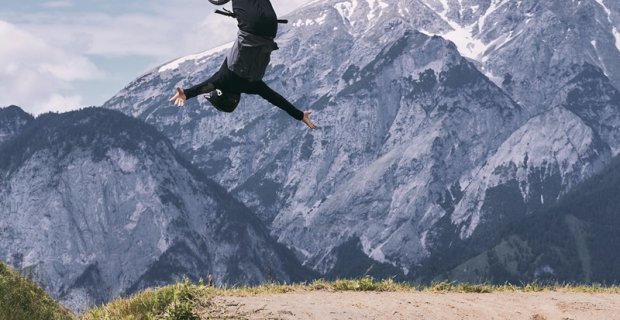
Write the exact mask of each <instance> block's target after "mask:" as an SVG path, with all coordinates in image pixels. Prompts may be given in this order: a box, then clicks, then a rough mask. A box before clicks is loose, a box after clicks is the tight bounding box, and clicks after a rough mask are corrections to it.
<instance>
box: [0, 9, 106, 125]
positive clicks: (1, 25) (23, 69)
mask: <svg viewBox="0 0 620 320" xmlns="http://www.w3.org/2000/svg"><path fill="white" fill-rule="evenodd" d="M0 39H3V43H2V46H0V63H1V65H0V92H2V95H1V96H0V105H8V104H17V105H20V106H22V107H23V108H24V109H26V110H27V111H29V112H32V113H34V114H38V113H41V112H44V111H61V110H67V109H68V108H76V107H79V106H80V103H81V98H80V96H79V95H78V94H76V93H75V92H73V89H72V82H73V81H78V80H89V79H95V78H97V77H100V76H102V72H101V71H100V70H99V69H98V68H97V67H96V66H95V65H94V64H93V63H92V62H90V61H89V60H88V59H87V58H85V57H83V56H81V55H77V54H73V53H69V52H66V51H64V50H61V49H59V48H56V47H54V46H51V45H49V44H48V43H46V42H45V41H43V40H42V39H40V38H37V37H35V36H33V35H32V34H30V33H28V32H25V31H23V30H21V29H19V28H17V27H15V26H14V25H12V24H9V23H7V22H4V21H1V20H0ZM63 103H65V104H63Z"/></svg>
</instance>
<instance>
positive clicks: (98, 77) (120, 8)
mask: <svg viewBox="0 0 620 320" xmlns="http://www.w3.org/2000/svg"><path fill="white" fill-rule="evenodd" d="M306 2H308V0H272V4H273V7H274V9H275V10H276V13H277V14H278V15H279V16H284V15H286V14H287V13H289V12H291V11H292V10H294V9H295V8H297V7H299V6H301V5H303V4H304V3H306ZM224 7H225V8H229V9H230V4H228V5H227V6H224ZM215 9H216V7H215V6H213V5H211V4H210V3H209V2H208V1H207V0H20V1H9V0H0V92H1V93H2V94H0V107H3V106H9V105H18V106H20V107H22V108H23V109H24V110H26V111H27V112H30V113H32V114H35V115H37V114H41V113H44V112H48V111H55V112H62V111H67V110H72V109H77V108H80V107H86V106H100V105H102V104H103V103H104V102H105V101H106V100H108V99H109V98H111V97H112V96H113V95H114V94H116V93H117V92H118V91H120V90H121V89H122V88H124V87H125V86H126V85H127V84H129V82H131V81H132V80H134V79H136V78H137V77H139V76H140V75H142V74H144V73H145V72H147V71H149V70H150V69H152V68H154V67H156V66H158V65H161V64H163V63H165V62H167V61H170V60H173V59H175V58H178V57H182V56H186V55H189V54H193V53H197V52H201V51H204V50H207V49H210V48H213V47H216V46H218V45H221V44H223V43H226V42H230V41H232V40H233V39H234V35H235V33H236V32H237V27H236V22H235V20H234V19H230V18H227V17H223V16H220V15H217V14H214V13H213V11H214V10H215Z"/></svg>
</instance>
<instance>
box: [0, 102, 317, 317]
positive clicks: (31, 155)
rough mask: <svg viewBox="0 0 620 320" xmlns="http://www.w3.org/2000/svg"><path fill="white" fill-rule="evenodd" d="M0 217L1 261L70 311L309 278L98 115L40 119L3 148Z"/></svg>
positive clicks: (149, 143) (126, 123)
mask: <svg viewBox="0 0 620 320" xmlns="http://www.w3.org/2000/svg"><path fill="white" fill-rule="evenodd" d="M0 213H1V219H0V230H1V232H0V240H1V241H0V259H2V260H3V261H6V262H8V263H10V264H11V265H13V266H15V267H16V268H18V269H20V270H22V271H23V272H26V273H30V274H33V275H34V276H35V278H36V279H37V280H38V281H39V282H40V283H41V284H42V285H43V286H44V287H46V289H47V291H48V292H50V293H51V294H52V295H53V296H55V297H57V298H59V299H60V300H61V301H62V302H63V303H64V304H66V305H68V306H71V307H72V308H74V309H77V310H80V309H82V308H84V307H88V306H90V305H92V304H96V303H102V302H105V301H108V300H109V299H110V298H112V297H115V296H118V295H119V294H126V293H131V292H133V291H135V290H138V289H142V288H145V287H151V286H157V285H162V284H166V283H170V282H172V281H175V280H177V279H179V278H182V277H183V276H188V277H190V278H191V279H194V280H197V279H198V278H200V277H202V278H205V279H206V277H207V275H209V274H212V275H213V276H214V278H215V280H216V282H217V283H219V284H224V283H227V284H241V283H258V282H264V281H270V280H273V281H293V280H297V281H299V280H302V279H304V277H305V276H306V275H307V274H308V273H304V271H303V268H301V266H300V265H299V264H298V262H297V260H295V258H294V257H293V255H292V254H291V253H290V252H289V251H287V250H286V249H285V248H284V247H283V246H281V245H278V244H277V243H275V241H274V240H272V239H271V238H270V236H269V234H268V232H267V230H266V229H265V228H264V226H263V225H262V224H261V223H260V221H259V220H258V219H257V218H255V217H254V216H253V215H252V214H251V213H250V211H249V210H248V209H247V208H246V207H245V206H243V205H242V204H241V203H239V202H238V201H236V200H235V199H234V198H232V197H231V196H230V195H229V194H228V193H227V192H226V191H225V190H224V189H223V188H221V187H220V186H219V185H217V184H216V183H214V182H213V181H211V180H209V179H207V178H206V177H204V176H203V175H202V174H201V173H200V172H199V171H198V170H197V169H196V168H194V167H193V166H192V165H191V164H189V163H188V162H187V161H185V160H184V159H183V158H182V157H180V156H179V154H178V153H177V152H176V151H175V149H174V148H173V147H172V145H171V143H170V142H169V140H167V139H166V138H165V137H164V136H162V135H161V134H160V133H158V132H157V131H156V130H155V129H154V128H152V127H151V126H149V125H146V124H144V123H142V122H140V121H138V120H134V119H131V118H129V117H126V116H125V115H122V114H120V113H117V112H114V111H110V110H105V109H85V110H82V111H75V112H70V113H66V114H47V115H42V116H40V117H38V118H37V119H36V120H33V121H32V123H30V124H29V125H28V126H27V127H26V128H25V129H24V130H23V132H21V133H20V134H19V135H17V136H16V137H14V138H13V139H12V140H11V141H9V142H7V143H5V144H3V145H2V146H1V147H0Z"/></svg>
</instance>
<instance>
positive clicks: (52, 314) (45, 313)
mask: <svg viewBox="0 0 620 320" xmlns="http://www.w3.org/2000/svg"><path fill="white" fill-rule="evenodd" d="M313 291H327V292H343V291H359V292H365V291H372V292H411V293H414V292H428V293H438V294H443V293H474V294H486V293H493V292H573V293H610V294H620V287H618V286H603V285H597V284H595V285H587V286H586V285H571V284H551V285H547V284H545V285H543V284H541V283H538V282H533V283H528V284H524V285H521V286H515V285H511V284H504V285H492V284H467V283H455V282H449V281H443V282H437V283H433V284H431V285H428V286H416V285H411V284H405V283H397V282H394V281H393V280H391V279H386V280H375V279H373V278H371V277H364V278H361V279H351V280H346V279H343V280H336V281H325V280H316V281H314V282H311V283H306V284H294V285H287V284H276V283H268V284H264V285H260V286H253V287H249V286H241V287H224V288H214V287H209V286H205V285H204V284H202V283H199V284H192V283H190V282H189V281H188V280H184V281H182V282H179V283H176V284H173V285H170V286H166V287H163V288H158V289H148V290H145V291H143V292H141V293H138V294H136V295H134V296H131V297H128V298H118V299H116V300H114V301H111V302H110V303H108V304H106V305H104V306H101V307H97V308H93V309H91V310H89V311H87V312H86V313H84V314H83V315H81V316H80V317H77V316H76V315H74V314H73V313H71V312H70V311H69V310H67V309H66V308H64V307H62V306H60V305H59V304H58V303H57V302H55V301H54V300H53V299H51V298H50V297H49V296H47V294H45V292H44V291H43V290H42V289H40V288H38V287H37V286H36V285H35V284H34V283H33V282H32V281H30V280H28V279H26V278H23V277H21V276H19V275H18V274H17V273H16V272H15V271H12V270H11V269H10V268H9V267H7V266H6V265H4V264H2V263H0V319H3V320H13V319H15V320H21V319H29V320H39V319H41V320H43V319H45V320H48V319H50V320H64V319H70V320H78V319H79V320H121V319H122V320H200V319H210V318H213V317H216V318H217V317H221V318H226V315H225V314H224V313H222V312H221V310H220V309H218V308H219V307H218V306H217V305H215V304H214V303H212V300H213V298H214V297H217V296H254V295H263V294H286V293H290V292H313Z"/></svg>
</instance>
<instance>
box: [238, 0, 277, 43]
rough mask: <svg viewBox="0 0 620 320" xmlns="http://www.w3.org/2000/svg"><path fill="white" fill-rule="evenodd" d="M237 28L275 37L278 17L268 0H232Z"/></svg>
mask: <svg viewBox="0 0 620 320" xmlns="http://www.w3.org/2000/svg"><path fill="white" fill-rule="evenodd" d="M232 5H233V12H234V13H235V15H236V16H237V22H238V26H239V29H240V30H242V31H245V32H248V33H251V34H255V35H258V36H263V37H268V38H275V37H276V34H277V33H278V17H277V16H276V13H275V11H273V7H272V6H271V2H270V1H269V0H232Z"/></svg>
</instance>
